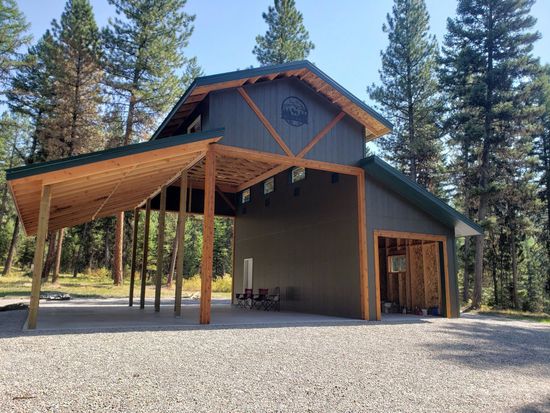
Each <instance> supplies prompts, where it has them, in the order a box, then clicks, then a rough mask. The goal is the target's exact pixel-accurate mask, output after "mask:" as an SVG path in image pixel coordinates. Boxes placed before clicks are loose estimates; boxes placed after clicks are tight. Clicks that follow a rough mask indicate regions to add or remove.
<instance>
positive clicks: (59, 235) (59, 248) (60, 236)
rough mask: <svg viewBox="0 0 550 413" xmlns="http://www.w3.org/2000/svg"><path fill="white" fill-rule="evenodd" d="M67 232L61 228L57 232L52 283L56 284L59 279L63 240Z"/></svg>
mask: <svg viewBox="0 0 550 413" xmlns="http://www.w3.org/2000/svg"><path fill="white" fill-rule="evenodd" d="M64 236H65V230H64V229H63V228H61V229H60V230H59V231H57V246H56V247H55V265H54V267H53V275H52V283H53V284H55V283H56V282H57V280H58V279H59V270H60V268H61V252H62V249H63V238H64Z"/></svg>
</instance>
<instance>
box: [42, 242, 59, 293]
mask: <svg viewBox="0 0 550 413" xmlns="http://www.w3.org/2000/svg"><path fill="white" fill-rule="evenodd" d="M48 235H49V240H48V255H47V256H46V261H45V262H44V267H43V268H42V282H46V281H48V277H49V275H50V271H51V269H52V264H53V260H54V258H55V238H56V237H55V235H56V233H55V232H50V233H49V234H48Z"/></svg>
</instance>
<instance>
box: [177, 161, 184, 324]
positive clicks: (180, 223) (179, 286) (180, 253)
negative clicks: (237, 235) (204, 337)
mask: <svg viewBox="0 0 550 413" xmlns="http://www.w3.org/2000/svg"><path fill="white" fill-rule="evenodd" d="M186 207H187V171H183V172H182V174H181V182H180V208H179V211H178V232H177V235H176V236H177V237H178V255H177V257H176V260H177V261H176V301H175V303H174V312H175V315H176V317H180V316H181V290H182V287H183V256H184V252H185V219H186V217H187V214H186Z"/></svg>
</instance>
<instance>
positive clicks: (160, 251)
mask: <svg viewBox="0 0 550 413" xmlns="http://www.w3.org/2000/svg"><path fill="white" fill-rule="evenodd" d="M165 220H166V186H163V187H162V189H161V191H160V211H159V228H158V231H159V232H158V238H157V278H156V280H155V311H156V312H159V311H160V289H161V287H162V274H163V272H164V265H163V264H164V222H165Z"/></svg>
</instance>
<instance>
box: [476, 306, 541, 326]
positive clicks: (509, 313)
mask: <svg viewBox="0 0 550 413" xmlns="http://www.w3.org/2000/svg"><path fill="white" fill-rule="evenodd" d="M476 313H477V314H481V315H490V316H499V317H506V318H510V319H513V320H529V321H536V322H539V323H548V324H550V314H547V313H529V312H527V311H519V310H503V309H496V308H491V307H486V306H483V307H481V309H480V310H477V311H476Z"/></svg>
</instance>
